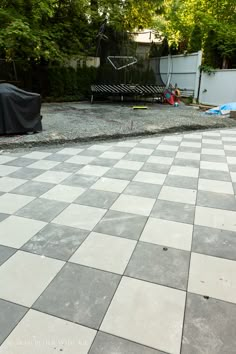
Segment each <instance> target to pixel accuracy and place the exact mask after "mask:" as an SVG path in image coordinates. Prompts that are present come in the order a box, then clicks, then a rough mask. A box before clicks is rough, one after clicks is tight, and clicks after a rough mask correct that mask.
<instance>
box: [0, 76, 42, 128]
mask: <svg viewBox="0 0 236 354" xmlns="http://www.w3.org/2000/svg"><path fill="white" fill-rule="evenodd" d="M40 109H41V97H40V95H39V94H37V93H31V92H27V91H23V90H21V89H19V88H18V87H16V86H14V85H11V84H7V83H1V84H0V134H19V133H27V132H38V131H41V130H42V123H41V115H40Z"/></svg>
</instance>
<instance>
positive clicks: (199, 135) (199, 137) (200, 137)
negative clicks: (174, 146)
mask: <svg viewBox="0 0 236 354" xmlns="http://www.w3.org/2000/svg"><path fill="white" fill-rule="evenodd" d="M184 138H186V139H193V140H201V139H202V135H201V134H185V135H184Z"/></svg>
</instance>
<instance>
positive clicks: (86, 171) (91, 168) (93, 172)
mask: <svg viewBox="0 0 236 354" xmlns="http://www.w3.org/2000/svg"><path fill="white" fill-rule="evenodd" d="M109 169H110V168H109V167H104V166H97V165H86V166H84V167H82V168H81V169H80V170H79V171H78V172H76V174H78V175H88V176H97V177H101V176H103V175H104V174H105V173H106V172H107V171H109Z"/></svg>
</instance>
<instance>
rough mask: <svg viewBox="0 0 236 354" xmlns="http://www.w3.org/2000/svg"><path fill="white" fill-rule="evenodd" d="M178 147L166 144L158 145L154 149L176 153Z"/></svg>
mask: <svg viewBox="0 0 236 354" xmlns="http://www.w3.org/2000/svg"><path fill="white" fill-rule="evenodd" d="M178 149H179V147H178V146H174V145H167V144H160V145H158V147H157V148H156V150H161V151H178Z"/></svg>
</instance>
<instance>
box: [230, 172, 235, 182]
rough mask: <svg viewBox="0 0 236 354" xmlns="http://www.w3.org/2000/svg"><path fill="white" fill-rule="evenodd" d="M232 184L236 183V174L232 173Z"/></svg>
mask: <svg viewBox="0 0 236 354" xmlns="http://www.w3.org/2000/svg"><path fill="white" fill-rule="evenodd" d="M230 175H231V179H232V182H236V172H230Z"/></svg>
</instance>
